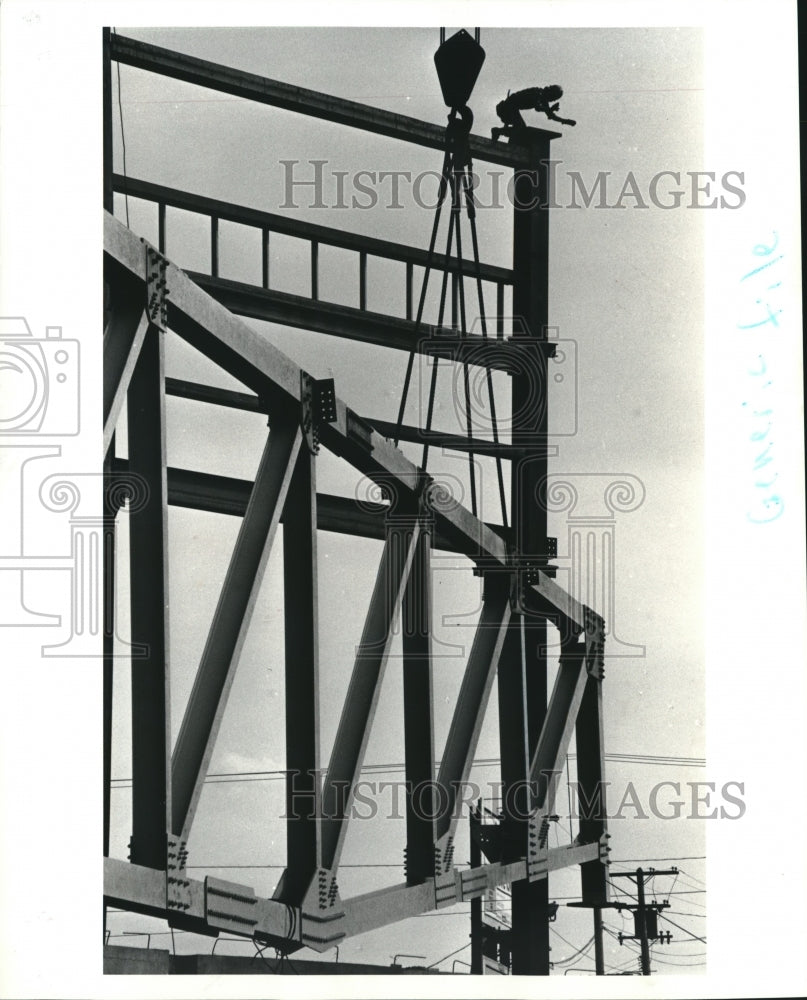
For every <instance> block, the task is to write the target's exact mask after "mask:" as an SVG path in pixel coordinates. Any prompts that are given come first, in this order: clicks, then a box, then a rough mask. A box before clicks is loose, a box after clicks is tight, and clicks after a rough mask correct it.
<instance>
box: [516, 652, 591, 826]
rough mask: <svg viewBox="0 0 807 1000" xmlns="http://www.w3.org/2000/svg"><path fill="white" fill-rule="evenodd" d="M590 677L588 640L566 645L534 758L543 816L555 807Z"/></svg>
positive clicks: (535, 791) (532, 776)
mask: <svg viewBox="0 0 807 1000" xmlns="http://www.w3.org/2000/svg"><path fill="white" fill-rule="evenodd" d="M588 679H589V675H588V673H587V672H586V644H585V642H579V643H577V644H576V645H575V646H572V647H569V646H567V647H566V648H564V650H563V652H562V653H561V656H560V666H559V668H558V674H557V677H556V678H555V686H554V688H553V690H552V697H551V698H550V700H549V705H548V707H547V711H546V719H545V720H544V724H543V727H542V729H541V735H540V737H539V739H538V746H537V747H536V749H535V753H534V754H533V756H532V760H531V762H530V785H531V788H532V790H533V795H534V802H533V805H534V808H535V809H536V810H537V812H538V815H539V816H547V815H549V813H551V812H552V809H553V807H554V804H555V792H556V789H557V785H558V777H559V775H560V773H561V771H562V770H563V763H564V760H565V759H566V754H567V752H568V747H569V741H570V739H571V736H572V732H573V731H574V727H575V722H576V721H577V713H578V711H579V709H580V704H581V702H582V700H583V692H584V691H585V688H586V683H587V681H588Z"/></svg>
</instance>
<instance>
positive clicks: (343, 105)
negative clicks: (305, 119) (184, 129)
mask: <svg viewBox="0 0 807 1000" xmlns="http://www.w3.org/2000/svg"><path fill="white" fill-rule="evenodd" d="M111 55H112V58H113V59H116V60H117V61H118V62H121V63H125V64H126V65H128V66H135V67H137V68H138V69H142V70H146V71H147V72H149V73H159V74H160V75H161V76H169V77H172V78H173V79H175V80H184V81H185V82H186V83H193V84H195V85H196V86H198V87H206V88H207V89H208V90H216V91H218V92H219V93H224V94H233V95H234V96H235V97H243V98H245V99H246V100H249V101H257V102H258V103H260V104H270V105H272V106H273V107H276V108H284V109H285V110H286V111H295V112H297V113H298V114H303V115H310V116H311V117H313V118H322V119H325V120H326V121H330V122H335V123H336V124H337V125H347V126H349V127H350V128H357V129H363V130H364V131H365V132H374V133H376V134H377V135H386V136H388V137H390V138H392V139H399V140H401V141H402V142H411V143H414V144H416V145H419V146H426V147H428V148H429V149H444V148H445V144H446V134H445V133H446V130H445V128H444V127H443V126H441V125H432V124H431V123H430V122H423V121H419V120H418V119H417V118H410V117H408V116H407V115H398V114H393V113H392V112H390V111H382V110H381V109H380V108H372V107H369V106H368V105H366V104H358V103H357V102H356V101H346V100H343V99H342V98H339V97H332V96H330V95H329V94H321V93H319V92H317V91H316V90H308V89H307V88H305V87H294V86H291V85H290V84H288V83H279V82H278V81H277V80H270V79H267V78H266V77H263V76H258V75H257V74H256V73H246V72H244V71H243V70H240V69H233V68H232V67H230V66H222V65H220V64H219V63H214V62H209V61H208V60H207V59H197V58H195V57H194V56H187V55H183V54H182V53H181V52H173V51H172V50H171V49H165V48H162V47H160V46H158V45H149V44H147V43H146V42H138V41H135V39H133V38H126V37H125V36H123V35H113V36H112V46H111ZM536 131H538V130H536ZM543 134H544V135H545V136H547V137H548V138H550V139H554V138H557V137H558V136H559V135H560V133H558V132H548V131H543ZM469 147H470V152H471V155H472V156H473V157H475V158H476V159H477V160H484V161H485V162H487V163H498V164H500V165H501V166H505V167H527V166H528V165H529V160H528V155H527V151H526V149H524V148H522V147H520V146H516V145H504V144H499V143H497V142H493V141H492V140H491V139H485V138H483V137H482V136H477V135H472V136H469Z"/></svg>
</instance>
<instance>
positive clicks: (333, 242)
mask: <svg viewBox="0 0 807 1000" xmlns="http://www.w3.org/2000/svg"><path fill="white" fill-rule="evenodd" d="M112 184H113V185H114V189H115V190H116V191H126V193H127V194H128V195H129V196H130V197H132V198H142V199H144V200H145V201H152V202H155V203H157V204H162V205H167V206H169V207H170V208H180V209H183V210H184V211H186V212H195V213H197V214H199V215H208V216H213V217H215V218H217V219H225V220H226V221H228V222H237V223H239V224H240V225H242V226H250V227H251V228H253V229H260V230H261V231H262V232H265V233H280V234H282V235H284V236H294V237H296V238H297V239H301V240H308V241H311V242H316V243H321V244H323V245H325V246H332V247H340V248H342V249H343V250H352V251H354V252H356V253H359V254H363V255H364V257H365V268H366V258H367V256H368V255H369V256H371V257H383V258H384V259H386V260H397V261H401V262H403V263H406V264H411V265H415V266H418V267H426V265H427V264H429V266H430V267H431V268H432V269H433V270H435V271H451V272H456V271H459V262H458V261H457V258H456V257H446V256H445V254H440V253H436V254H433V256H432V258H431V261H429V255H428V253H427V252H426V251H425V250H421V249H420V248H419V247H410V246H406V245H405V244H402V243H391V242H390V241H389V240H379V239H377V238H375V237H372V236H362V235H361V234H359V233H351V232H348V231H346V230H344V229H335V228H332V227H330V226H320V225H317V224H316V223H313V222H303V221H302V220H301V219H298V218H296V217H294V216H289V215H278V214H277V213H272V212H262V211H260V210H259V209H256V208H248V207H247V206H245V205H234V204H232V203H231V202H227V201H219V200H217V199H216V198H207V197H205V196H204V195H199V194H191V193H190V192H189V191H180V190H178V189H177V188H171V187H165V186H164V185H162V184H153V183H151V181H143V180H138V179H137V178H134V177H123V176H122V175H121V174H115V175H114V176H113V178H112ZM108 211H109V209H108ZM479 269H480V277H481V278H482V280H483V281H492V282H495V283H496V284H497V285H510V284H512V282H513V272H512V271H510V270H509V269H508V268H506V267H497V266H496V265H494V264H480V265H479ZM462 271H463V273H464V274H474V275H475V274H476V264H474V262H473V261H469V260H464V261H463V262H462ZM361 273H362V271H361V269H360V275H361ZM365 279H366V271H365ZM263 287H264V288H268V287H269V282H268V277H267V280H266V281H264V282H263ZM359 287H361V281H360V282H359ZM365 287H366V280H365Z"/></svg>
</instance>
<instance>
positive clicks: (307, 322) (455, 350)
mask: <svg viewBox="0 0 807 1000" xmlns="http://www.w3.org/2000/svg"><path fill="white" fill-rule="evenodd" d="M312 245H313V244H312ZM313 263H314V262H312V266H313ZM313 273H316V272H313ZM188 276H189V277H190V278H191V280H192V281H194V282H195V283H196V284H197V285H198V286H199V288H201V289H203V290H204V291H205V292H207V293H208V295H210V296H212V298H214V299H215V300H216V301H217V302H220V303H221V304H222V305H223V306H225V307H226V309H228V310H229V312H232V313H235V314H236V315H237V316H246V317H248V318H249V319H258V320H261V321H263V322H265V323H276V324H279V325H281V326H291V327H295V328H296V329H301V330H311V331H313V332H314V333H325V334H328V335H329V336H332V337H342V338H344V339H347V340H355V341H358V342H359V343H364V344H375V345H376V347H388V348H391V349H392V350H397V351H406V352H407V353H409V352H411V351H415V352H416V353H421V354H423V353H428V354H433V353H435V349H436V348H437V349H439V353H440V356H441V357H451V358H453V359H454V360H457V361H461V360H467V362H468V364H474V365H477V366H487V367H490V368H495V369H500V370H502V371H509V370H511V369H512V370H515V369H517V368H518V367H520V366H521V361H520V359H519V358H518V357H516V356H515V352H516V351H518V350H519V349H520V348H521V347H522V346H523V345H522V344H521V343H519V342H518V341H513V340H504V341H502V340H492V339H490V338H487V339H485V338H484V337H479V336H464V337H459V336H457V335H455V334H454V333H453V332H452V331H451V330H450V329H446V328H440V329H436V330H430V331H429V333H428V335H427V332H426V330H424V328H423V326H422V325H420V326H418V324H417V323H415V322H413V321H412V320H406V319H399V318H398V317H396V316H388V315H386V314H385V313H376V312H370V310H368V309H357V308H356V307H354V306H343V305H337V304H336V303H333V302H321V301H319V299H318V297H317V295H316V294H314V291H315V289H316V282H314V281H313V277H312V294H311V295H310V296H306V295H292V294H290V293H289V292H277V291H275V290H274V289H271V288H261V287H260V286H259V285H251V284H248V283H246V282H243V281H233V280H232V279H231V278H221V277H214V276H212V275H209V274H203V273H202V272H200V271H188Z"/></svg>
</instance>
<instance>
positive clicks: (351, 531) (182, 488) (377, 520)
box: [112, 458, 506, 554]
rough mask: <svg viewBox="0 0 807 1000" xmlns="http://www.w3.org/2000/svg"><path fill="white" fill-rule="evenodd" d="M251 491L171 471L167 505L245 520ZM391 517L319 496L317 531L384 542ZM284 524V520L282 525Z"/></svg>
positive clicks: (376, 507) (444, 541) (438, 538)
mask: <svg viewBox="0 0 807 1000" xmlns="http://www.w3.org/2000/svg"><path fill="white" fill-rule="evenodd" d="M112 469H113V472H115V473H116V474H117V475H122V474H124V473H126V472H127V471H128V469H129V463H128V462H127V461H126V459H125V458H116V459H115V460H114V463H113V466H112ZM251 490H252V482H251V481H250V480H249V479H233V478H231V477H229V476H217V475H213V474H211V473H209V472H195V471H193V470H192V469H176V468H173V467H171V466H169V467H168V503H169V505H170V506H172V507H186V508H188V509H189V510H204V511H208V512H209V513H211V514H230V515H232V516H233V517H243V516H244V514H245V513H246V509H247V504H248V503H249V497H250V493H251ZM388 513H389V507H388V506H387V505H386V504H382V503H379V504H374V503H367V502H362V504H361V506H359V504H358V503H357V502H356V501H355V500H352V499H351V498H350V497H340V496H336V495H334V494H331V493H318V494H317V527H318V528H319V530H320V531H334V532H337V533H339V534H342V535H355V536H356V537H358V538H375V539H377V540H378V541H381V542H383V541H384V539H385V538H386V515H387V514H388ZM282 520H283V519H282V518H281V523H282ZM488 527H489V528H490V530H491V531H495V532H497V533H499V532H501V533H502V534H506V533H505V529H504V528H503V527H502V526H501V525H499V524H489V525H488ZM433 544H434V548H436V549H440V550H442V551H445V552H458V553H460V554H461V552H460V550H459V549H457V548H456V546H455V545H454V544H453V543H452V541H451V540H450V539H448V538H446V537H445V536H443V535H441V534H439V532H438V533H437V534H436V535H435V536H434V541H433Z"/></svg>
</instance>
